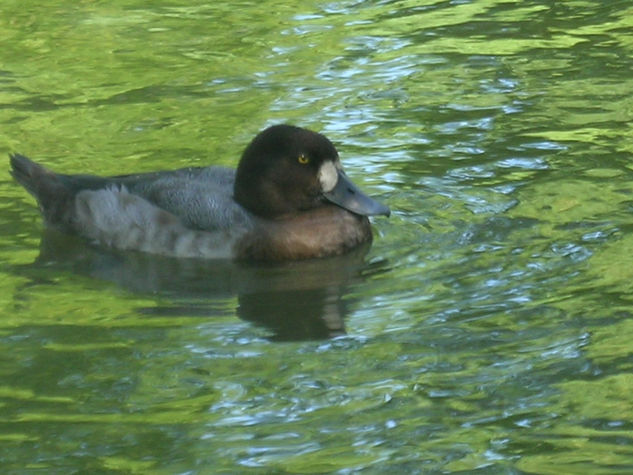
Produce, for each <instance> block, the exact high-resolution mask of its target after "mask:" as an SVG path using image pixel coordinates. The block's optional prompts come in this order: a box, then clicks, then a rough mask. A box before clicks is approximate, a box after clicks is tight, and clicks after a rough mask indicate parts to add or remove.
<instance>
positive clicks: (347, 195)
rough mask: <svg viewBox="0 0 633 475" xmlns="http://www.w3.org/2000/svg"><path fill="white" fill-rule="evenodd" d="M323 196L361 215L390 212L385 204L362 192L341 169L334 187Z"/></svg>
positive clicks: (387, 214) (387, 213) (388, 213)
mask: <svg viewBox="0 0 633 475" xmlns="http://www.w3.org/2000/svg"><path fill="white" fill-rule="evenodd" d="M323 196H324V197H325V199H327V200H328V201H330V202H331V203H334V204H335V205H338V206H340V207H341V208H344V209H346V210H347V211H351V212H352V213H356V214H360V215H361V216H375V215H383V216H389V215H390V214H391V211H390V210H389V208H388V207H387V206H385V205H383V204H382V203H379V202H378V201H376V200H374V199H373V198H370V197H369V196H367V195H366V194H365V193H363V192H362V191H361V190H360V189H359V188H358V187H357V186H356V185H355V184H354V183H352V182H351V180H350V179H349V178H347V176H346V175H345V173H343V172H342V171H341V170H338V180H337V181H336V185H334V188H332V190H330V191H328V192H327V193H324V194H323Z"/></svg>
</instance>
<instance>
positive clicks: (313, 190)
mask: <svg viewBox="0 0 633 475" xmlns="http://www.w3.org/2000/svg"><path fill="white" fill-rule="evenodd" d="M233 192H234V197H235V200H236V201H237V202H238V203H239V204H240V205H242V206H243V207H244V208H246V209H248V210H249V211H250V212H252V213H254V214H256V215H258V216H261V217H264V218H278V217H282V216H286V215H292V214H296V213H299V212H301V211H306V210H309V209H313V208H316V207H319V206H323V205H324V203H325V202H326V201H329V202H332V203H335V204H337V205H338V206H341V207H342V208H345V209H347V210H349V211H351V212H353V213H356V214H360V215H372V214H385V215H388V214H389V208H387V207H386V206H384V205H382V204H380V203H378V202H376V201H374V200H372V199H371V198H369V197H368V196H366V195H364V194H363V193H362V192H361V191H360V190H359V189H358V188H356V187H355V186H354V185H353V184H352V183H351V182H350V181H349V180H348V179H347V177H346V176H345V173H344V172H343V170H342V168H341V164H340V161H339V157H338V152H337V151H336V148H335V147H334V145H333V144H332V142H330V141H329V140H328V139H327V138H326V137H325V136H323V135H321V134H318V133H316V132H312V131H310V130H306V129H302V128H300V127H295V126H292V125H274V126H272V127H269V128H267V129H265V130H264V131H262V132H260V133H259V134H258V135H257V136H256V137H255V138H254V139H253V141H252V142H251V143H250V144H249V145H248V147H246V150H244V153H243V155H242V159H241V160H240V163H239V165H238V167H237V175H236V177H235V185H234V190H233Z"/></svg>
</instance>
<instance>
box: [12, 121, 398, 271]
mask: <svg viewBox="0 0 633 475" xmlns="http://www.w3.org/2000/svg"><path fill="white" fill-rule="evenodd" d="M10 165H11V175H12V176H13V178H14V179H15V180H16V181H17V182H18V183H19V184H21V185H22V186H23V187H24V188H25V189H26V190H27V191H28V192H29V193H30V194H32V195H33V196H34V197H35V199H36V201H37V203H38V205H39V209H40V211H41V213H42V216H43V220H44V224H45V226H47V227H49V228H53V229H56V230H59V231H61V232H63V233H68V234H72V235H78V236H81V237H82V238H84V239H85V240H87V241H89V242H90V243H92V244H95V245H97V246H104V247H108V248H113V249H116V250H120V251H140V252H144V253H150V254H159V255H164V256H173V257H177V258H204V259H235V260H256V261H291V260H301V259H312V258H323V257H328V256H335V255H340V254H343V253H346V252H348V251H351V250H352V249H355V248H357V247H359V246H361V245H363V244H366V243H371V241H372V229H371V225H370V221H369V218H368V217H369V216H379V215H383V216H389V214H390V210H389V208H388V207H387V206H386V205H384V204H382V203H380V202H379V201H376V200H375V199H373V198H371V197H370V196H368V195H367V194H365V193H363V192H362V191H361V190H360V189H359V188H358V187H357V186H356V185H355V184H354V183H353V182H352V181H351V180H350V179H349V178H348V176H347V175H346V173H345V171H344V170H343V167H342V165H341V161H340V158H339V154H338V152H337V150H336V147H335V146H334V145H333V143H332V142H331V141H330V140H329V139H328V138H327V137H325V136H324V135H322V134H320V133H317V132H314V131H311V130H308V129H305V128H301V127H298V126H294V125H289V124H279V125H273V126H270V127H268V128H266V129H264V130H263V131H261V132H260V133H258V134H257V135H256V136H255V138H253V139H252V141H251V142H250V143H249V144H248V146H247V147H246V148H245V149H244V152H243V153H242V156H241V159H240V160H239V162H238V165H237V168H236V169H231V168H225V167H220V166H208V167H188V168H181V169H175V170H165V171H157V172H147V173H138V174H128V175H117V176H107V177H102V176H96V175H85V174H62V173H55V172H53V171H51V170H49V169H48V168H46V167H44V166H42V165H40V164H38V163H36V162H35V161H33V160H31V159H29V158H28V157H26V156H24V155H20V154H17V153H13V154H10Z"/></svg>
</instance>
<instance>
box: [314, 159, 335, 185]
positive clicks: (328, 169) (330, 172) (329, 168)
mask: <svg viewBox="0 0 633 475" xmlns="http://www.w3.org/2000/svg"><path fill="white" fill-rule="evenodd" d="M317 177H318V178H319V183H321V189H322V190H323V192H324V193H328V192H330V191H332V190H333V189H334V187H335V186H336V183H337V182H338V170H337V168H336V165H335V164H334V162H332V161H331V160H327V161H325V162H323V164H322V165H321V167H320V168H319V173H318V175H317Z"/></svg>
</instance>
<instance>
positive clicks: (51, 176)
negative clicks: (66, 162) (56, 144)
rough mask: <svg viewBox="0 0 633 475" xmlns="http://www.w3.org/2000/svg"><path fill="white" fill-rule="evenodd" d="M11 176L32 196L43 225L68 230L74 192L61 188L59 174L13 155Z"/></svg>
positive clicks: (62, 184)
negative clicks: (42, 219) (38, 208)
mask: <svg viewBox="0 0 633 475" xmlns="http://www.w3.org/2000/svg"><path fill="white" fill-rule="evenodd" d="M9 157H10V159H11V176H13V178H15V180H16V181H17V182H18V183H20V185H22V186H23V187H24V188H26V190H27V191H28V192H29V193H30V194H32V195H33V196H34V197H35V199H36V200H37V203H38V204H39V207H40V211H41V212H42V215H43V216H44V220H45V221H46V223H47V224H49V225H51V226H54V227H57V228H61V229H62V230H64V229H68V228H70V227H72V211H71V210H72V209H73V208H74V205H73V203H74V198H75V193H74V192H73V190H71V189H70V188H68V187H67V186H65V185H64V183H63V182H62V180H61V178H60V176H59V175H57V174H56V173H54V172H52V171H50V170H48V169H47V168H45V167H43V166H42V165H39V164H37V163H35V162H34V161H33V160H31V159H30V158H28V157H25V156H24V155H20V154H17V153H14V154H11V155H9Z"/></svg>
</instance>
